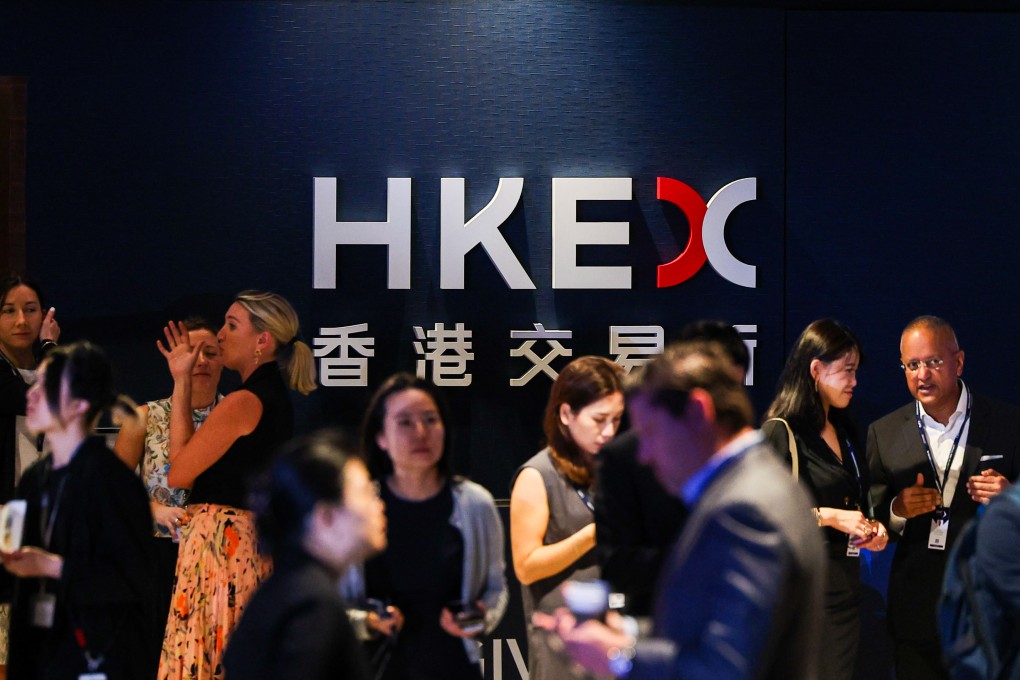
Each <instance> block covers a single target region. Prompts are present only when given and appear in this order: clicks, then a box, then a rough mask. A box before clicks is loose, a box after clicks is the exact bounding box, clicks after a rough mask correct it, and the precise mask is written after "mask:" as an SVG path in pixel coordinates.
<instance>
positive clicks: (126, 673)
mask: <svg viewBox="0 0 1020 680" xmlns="http://www.w3.org/2000/svg"><path fill="white" fill-rule="evenodd" d="M16 495H17V496H18V497H21V498H24V499H26V500H27V501H28V514H27V515H26V518H25V534H24V539H23V541H22V543H23V545H26V546H38V547H41V548H43V549H45V550H48V551H49V552H52V553H55V554H57V555H60V556H61V557H62V558H63V560H64V566H63V575H62V576H61V578H60V579H59V580H52V579H46V578H16V579H14V598H13V606H12V609H11V647H10V658H9V663H8V677H10V678H11V679H12V680H34V679H35V678H40V679H42V678H45V679H47V680H49V679H58V678H59V679H63V678H68V679H74V678H77V677H78V675H79V674H81V673H84V672H86V661H85V654H84V652H83V650H82V649H81V648H80V647H79V645H78V643H77V642H76V639H75V629H76V628H77V629H80V630H81V632H82V633H83V634H84V638H85V642H86V643H87V647H88V651H89V652H90V654H91V655H92V656H93V657H97V656H102V657H103V658H104V662H103V664H102V665H101V666H100V667H99V669H98V670H99V671H101V672H103V673H105V674H106V677H107V678H108V679H109V680H135V679H137V678H147V677H153V676H154V675H155V671H156V669H155V667H154V666H153V664H152V661H153V660H152V655H151V653H149V650H151V649H152V639H153V638H152V636H154V635H155V634H156V631H153V630H152V628H151V625H150V618H149V616H148V612H147V610H146V608H147V606H148V605H147V603H148V593H149V591H150V588H151V585H150V582H149V580H150V578H151V575H152V573H153V567H152V560H151V555H150V552H149V547H150V541H149V537H150V535H151V534H152V515H151V514H150V512H149V500H148V496H147V495H146V493H145V488H144V487H143V486H142V483H141V481H139V479H138V477H136V476H135V475H134V473H133V472H132V471H131V470H129V469H128V468H127V466H125V465H124V463H122V462H121V461H120V460H119V459H118V458H117V457H116V456H115V455H114V454H113V452H112V451H110V450H109V449H108V448H107V447H106V445H105V443H104V442H103V440H102V439H100V438H90V439H87V440H86V441H85V442H83V443H82V445H81V446H80V447H79V448H78V450H77V451H76V452H75V454H74V456H73V457H72V458H71V461H70V462H69V463H68V464H67V465H65V466H63V467H62V468H60V469H57V470H54V469H52V459H51V458H50V457H47V458H44V459H43V460H42V461H40V462H39V463H37V464H35V465H33V466H32V467H31V468H29V469H28V471H26V473H25V475H24V477H23V478H22V480H21V483H20V484H19V485H18V491H17V494H16ZM44 505H45V506H47V507H48V508H49V509H50V512H46V513H44V511H43V507H44ZM54 513H55V514H54ZM47 515H52V519H51V520H49V521H48V522H45V523H44V519H46V518H47ZM50 524H52V529H50V528H49V525H50ZM46 534H49V540H47V538H46ZM43 589H44V590H45V592H46V593H48V594H54V595H55V596H56V611H55V615H54V617H53V625H52V627H50V628H41V627H37V626H34V625H33V623H32V614H33V609H34V602H35V601H36V600H37V599H38V594H39V593H40V591H41V590H43Z"/></svg>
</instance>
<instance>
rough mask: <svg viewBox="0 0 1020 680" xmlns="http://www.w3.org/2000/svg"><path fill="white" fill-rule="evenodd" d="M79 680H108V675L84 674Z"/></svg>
mask: <svg viewBox="0 0 1020 680" xmlns="http://www.w3.org/2000/svg"><path fill="white" fill-rule="evenodd" d="M78 680H106V673H82V674H81V675H79V676H78Z"/></svg>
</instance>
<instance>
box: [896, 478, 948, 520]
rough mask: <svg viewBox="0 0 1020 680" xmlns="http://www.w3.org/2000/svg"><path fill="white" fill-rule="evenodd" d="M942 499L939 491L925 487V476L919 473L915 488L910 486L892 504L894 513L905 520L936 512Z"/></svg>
mask: <svg viewBox="0 0 1020 680" xmlns="http://www.w3.org/2000/svg"><path fill="white" fill-rule="evenodd" d="M941 502H942V498H941V496H940V494H939V492H938V490H937V489H931V488H928V487H925V486H924V475H923V474H921V473H920V472H918V473H917V481H916V482H914V485H913V486H908V487H907V488H905V489H904V490H903V491H900V493H899V495H898V496H896V499H895V500H894V501H893V504H892V511H893V512H894V513H896V514H897V515H898V516H900V517H902V518H904V519H910V518H911V517H917V516H918V515H924V514H926V513H929V512H934V511H935V508H936V507H938V504H939V503H941Z"/></svg>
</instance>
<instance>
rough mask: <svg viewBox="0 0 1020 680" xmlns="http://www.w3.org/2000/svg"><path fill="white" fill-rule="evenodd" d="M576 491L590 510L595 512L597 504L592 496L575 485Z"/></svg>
mask: <svg viewBox="0 0 1020 680" xmlns="http://www.w3.org/2000/svg"><path fill="white" fill-rule="evenodd" d="M574 491H576V492H577V495H578V496H580V498H581V502H582V503H584V504H585V506H586V507H587V508H588V509H589V510H591V511H592V512H595V504H594V503H592V502H591V497H590V496H588V494H586V493H585V492H584V491H583V490H582V489H581V487H579V486H575V487H574Z"/></svg>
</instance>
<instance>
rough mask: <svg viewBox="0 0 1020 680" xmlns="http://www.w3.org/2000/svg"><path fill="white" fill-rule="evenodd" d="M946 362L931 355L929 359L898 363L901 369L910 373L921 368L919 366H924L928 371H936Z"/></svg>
mask: <svg viewBox="0 0 1020 680" xmlns="http://www.w3.org/2000/svg"><path fill="white" fill-rule="evenodd" d="M944 363H946V362H945V361H943V360H942V359H939V358H938V357H932V358H931V359H924V360H918V359H914V360H913V361H908V362H907V363H905V364H904V363H902V362H901V363H900V370H901V371H908V372H910V373H917V372H918V371H920V370H921V366H925V367H926V368H927V369H928V370H929V371H938V370H940V369H941V368H942V364H944Z"/></svg>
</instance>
